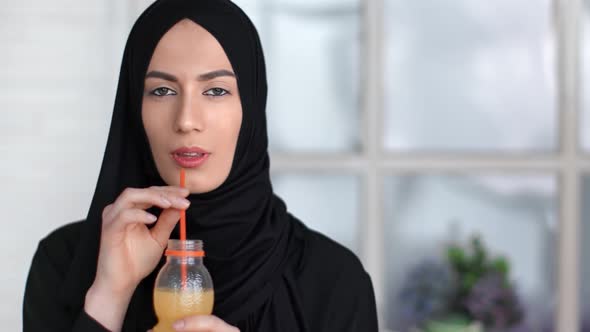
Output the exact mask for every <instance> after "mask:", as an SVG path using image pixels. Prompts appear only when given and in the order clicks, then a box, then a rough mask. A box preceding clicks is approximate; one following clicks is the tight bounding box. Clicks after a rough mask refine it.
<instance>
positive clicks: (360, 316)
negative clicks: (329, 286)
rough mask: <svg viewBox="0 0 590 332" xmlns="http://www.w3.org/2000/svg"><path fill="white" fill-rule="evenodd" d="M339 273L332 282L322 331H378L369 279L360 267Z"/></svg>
mask: <svg viewBox="0 0 590 332" xmlns="http://www.w3.org/2000/svg"><path fill="white" fill-rule="evenodd" d="M355 275H356V277H352V276H350V275H343V276H342V277H341V278H338V280H336V281H335V283H334V284H333V292H332V296H331V298H330V301H329V303H328V304H327V306H326V308H327V312H325V314H326V315H327V317H328V319H327V321H326V325H325V326H324V327H323V328H322V331H342V332H358V331H363V332H378V330H379V329H378V322H377V308H376V304H375V294H374V292H373V285H372V283H371V278H370V277H369V275H368V274H367V273H366V272H365V271H364V270H363V271H362V273H358V274H357V273H355Z"/></svg>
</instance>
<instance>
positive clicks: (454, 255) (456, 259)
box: [447, 246, 466, 271]
mask: <svg viewBox="0 0 590 332" xmlns="http://www.w3.org/2000/svg"><path fill="white" fill-rule="evenodd" d="M447 257H448V259H449V262H450V263H451V265H452V266H453V267H454V268H455V269H456V270H457V271H462V270H463V269H464V267H465V265H466V264H465V263H466V262H465V251H464V250H463V249H461V248H459V247H457V246H452V247H450V248H449V249H448V250H447Z"/></svg>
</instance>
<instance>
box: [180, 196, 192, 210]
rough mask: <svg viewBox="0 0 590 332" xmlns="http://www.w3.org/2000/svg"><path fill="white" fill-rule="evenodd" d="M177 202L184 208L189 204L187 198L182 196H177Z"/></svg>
mask: <svg viewBox="0 0 590 332" xmlns="http://www.w3.org/2000/svg"><path fill="white" fill-rule="evenodd" d="M178 203H179V204H180V205H182V206H183V207H185V208H187V207H188V206H189V205H191V202H190V201H189V200H187V199H184V198H178Z"/></svg>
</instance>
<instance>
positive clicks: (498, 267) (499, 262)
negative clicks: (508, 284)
mask: <svg viewBox="0 0 590 332" xmlns="http://www.w3.org/2000/svg"><path fill="white" fill-rule="evenodd" d="M492 267H493V270H494V271H496V272H499V273H501V274H502V275H503V276H504V277H507V276H508V272H509V271H510V264H509V263H508V261H507V260H506V259H505V258H504V257H499V258H496V259H494V261H493V262H492Z"/></svg>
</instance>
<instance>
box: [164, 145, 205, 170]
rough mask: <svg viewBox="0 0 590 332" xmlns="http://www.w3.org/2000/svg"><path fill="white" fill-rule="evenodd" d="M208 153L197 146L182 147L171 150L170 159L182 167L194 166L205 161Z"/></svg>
mask: <svg viewBox="0 0 590 332" xmlns="http://www.w3.org/2000/svg"><path fill="white" fill-rule="evenodd" d="M209 155H210V153H209V152H207V151H205V150H203V149H201V148H199V147H182V148H179V149H176V150H174V151H173V152H172V159H174V161H176V163H177V164H178V166H180V167H182V168H195V167H199V166H201V165H202V164H203V163H204V162H205V161H207V158H208V157H209Z"/></svg>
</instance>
